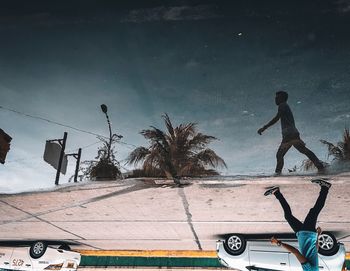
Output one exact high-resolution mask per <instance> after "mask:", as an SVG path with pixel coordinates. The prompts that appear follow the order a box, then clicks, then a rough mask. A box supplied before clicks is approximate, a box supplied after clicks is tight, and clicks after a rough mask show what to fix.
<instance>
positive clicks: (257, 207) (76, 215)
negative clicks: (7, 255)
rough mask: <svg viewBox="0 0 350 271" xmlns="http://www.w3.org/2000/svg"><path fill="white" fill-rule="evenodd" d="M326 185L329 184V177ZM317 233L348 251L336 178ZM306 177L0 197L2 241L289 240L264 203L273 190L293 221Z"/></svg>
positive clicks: (153, 246)
mask: <svg viewBox="0 0 350 271" xmlns="http://www.w3.org/2000/svg"><path fill="white" fill-rule="evenodd" d="M328 177H329V176H328ZM332 178H333V179H334V181H333V186H332V189H331V191H330V193H329V198H328V199H327V202H326V206H325V208H324V209H323V210H322V213H321V215H320V217H319V225H320V226H321V227H322V228H323V229H324V230H327V231H336V232H337V234H338V239H340V241H341V242H343V243H344V244H345V245H346V247H347V249H348V250H350V237H348V235H349V234H350V218H349V217H350V216H349V214H348V212H349V211H348V206H349V203H350V181H349V176H348V175H337V176H333V177H332ZM310 179H311V177H305V176H295V177H283V176H282V177H277V178H276V177H267V178H242V179H240V180H230V179H224V180H215V179H211V180H191V184H190V185H188V186H184V187H180V188H179V187H177V186H174V185H173V184H172V182H171V181H166V180H165V181H164V180H160V181H157V180H150V179H145V180H143V179H127V180H123V181H113V182H92V183H85V184H79V185H78V186H72V187H63V188H60V189H58V190H56V191H51V192H40V193H39V192H38V193H25V194H17V195H0V239H58V240H73V241H76V242H77V243H79V244H80V245H79V246H75V247H73V249H89V250H91V249H92V250H115V249H118V250H198V251H200V250H205V251H207V250H209V251H212V250H215V241H216V240H217V239H218V236H219V235H220V234H225V233H233V232H236V233H271V234H273V233H277V232H290V228H289V226H288V225H287V223H286V222H285V221H284V217H283V213H282V210H281V207H280V206H279V204H278V202H277V201H276V199H274V198H273V197H264V196H263V192H264V190H265V188H266V187H267V186H270V185H274V184H278V185H280V186H281V191H282V192H283V193H284V195H285V197H286V198H287V200H288V201H289V202H290V205H291V207H292V209H293V212H294V214H295V216H297V217H299V218H303V217H305V215H306V213H307V212H308V211H309V208H311V207H312V205H313V204H314V201H315V199H316V198H317V196H318V192H319V188H318V186H317V185H314V184H311V183H310V182H309V180H310Z"/></svg>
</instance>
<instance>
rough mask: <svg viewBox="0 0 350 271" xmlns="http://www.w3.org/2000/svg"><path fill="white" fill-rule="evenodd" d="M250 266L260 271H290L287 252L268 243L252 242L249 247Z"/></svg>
mask: <svg viewBox="0 0 350 271" xmlns="http://www.w3.org/2000/svg"><path fill="white" fill-rule="evenodd" d="M249 260H250V265H251V266H256V267H259V268H260V269H272V270H281V271H290V265H289V257H288V252H287V251H285V250H282V249H281V248H280V247H277V246H271V245H270V244H269V242H253V243H251V244H250V245H249Z"/></svg>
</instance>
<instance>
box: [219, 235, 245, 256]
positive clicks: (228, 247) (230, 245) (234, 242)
mask: <svg viewBox="0 0 350 271" xmlns="http://www.w3.org/2000/svg"><path fill="white" fill-rule="evenodd" d="M246 244H247V242H246V240H245V238H244V236H243V235H241V234H233V235H230V236H228V237H227V238H226V239H225V242H224V248H225V251H226V252H227V253H228V254H230V255H240V254H242V253H243V252H244V250H245V247H246Z"/></svg>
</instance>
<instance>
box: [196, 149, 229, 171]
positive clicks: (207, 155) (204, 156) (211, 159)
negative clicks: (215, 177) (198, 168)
mask: <svg viewBox="0 0 350 271" xmlns="http://www.w3.org/2000/svg"><path fill="white" fill-rule="evenodd" d="M194 158H195V159H196V160H199V161H200V162H201V163H203V164H204V165H209V166H211V167H218V166H223V167H225V168H227V165H226V163H225V161H224V160H223V159H222V158H221V157H220V156H218V155H217V154H216V153H215V152H214V151H213V150H211V149H205V150H203V151H201V152H199V153H197V154H196V155H195V157H194Z"/></svg>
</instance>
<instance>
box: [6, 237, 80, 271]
mask: <svg viewBox="0 0 350 271" xmlns="http://www.w3.org/2000/svg"><path fill="white" fill-rule="evenodd" d="M27 243H28V242H27ZM69 250H70V248H69V246H68V245H66V244H64V245H60V246H59V247H58V248H54V247H51V246H48V242H45V241H35V242H31V244H22V243H20V244H19V245H18V244H15V245H11V246H1V247H0V270H21V271H32V270H35V271H40V270H62V271H76V270H77V268H78V266H79V264H80V259H81V256H80V254H79V253H77V252H73V251H69Z"/></svg>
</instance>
